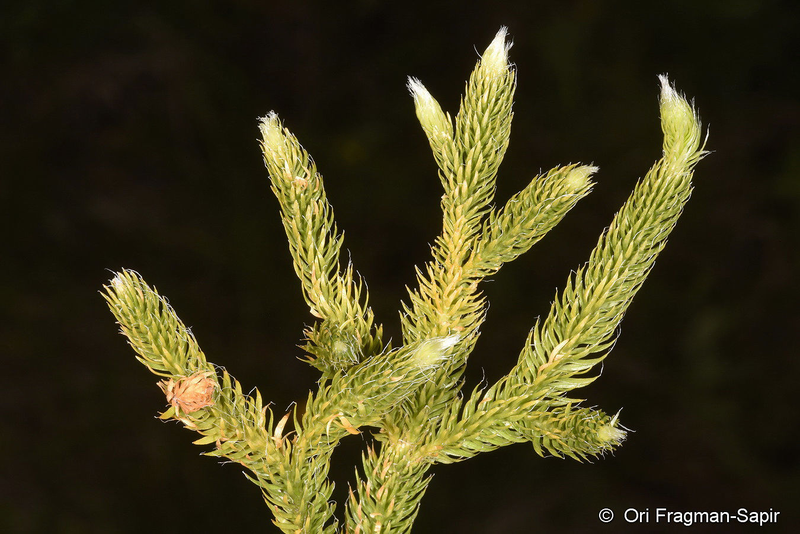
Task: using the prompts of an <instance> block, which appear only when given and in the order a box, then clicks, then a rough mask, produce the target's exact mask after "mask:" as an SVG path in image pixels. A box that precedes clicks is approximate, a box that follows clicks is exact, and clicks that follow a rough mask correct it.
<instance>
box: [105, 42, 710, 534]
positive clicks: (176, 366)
mask: <svg viewBox="0 0 800 534" xmlns="http://www.w3.org/2000/svg"><path fill="white" fill-rule="evenodd" d="M509 48H510V45H509V44H507V42H506V32H505V29H501V30H500V32H498V34H497V36H496V37H495V39H494V41H493V42H492V44H491V45H490V46H489V47H488V48H487V50H486V52H485V53H484V55H483V57H482V58H481V60H480V61H479V62H478V65H477V67H476V68H475V70H474V72H473V73H472V75H471V77H470V80H469V82H468V83H467V87H466V91H465V94H464V97H463V98H462V101H461V107H460V109H459V112H458V114H457V115H456V117H455V120H453V119H452V118H451V116H450V115H449V114H447V113H445V112H443V111H442V109H441V107H440V106H439V104H438V103H437V102H436V100H435V99H434V98H433V97H432V96H431V95H430V93H429V92H428V91H427V90H426V89H425V87H424V86H423V85H422V84H421V83H420V82H419V81H418V80H416V79H410V80H409V89H410V91H411V94H412V96H413V98H414V102H415V106H416V111H417V117H418V118H419V120H420V123H421V125H422V128H423V130H424V132H425V134H426V136H427V137H428V140H429V142H430V146H431V149H432V152H433V155H434V158H435V159H436V162H437V164H438V166H439V178H440V180H441V183H442V186H443V188H444V194H443V195H442V201H441V207H442V213H443V223H442V232H441V234H440V235H439V237H438V238H437V239H436V241H435V244H434V246H433V250H432V259H431V260H430V261H429V262H428V263H427V264H426V265H425V266H424V268H422V269H418V270H417V281H418V286H417V288H416V289H410V290H409V300H408V302H407V303H404V304H403V313H402V315H401V326H402V332H403V340H402V346H400V347H396V348H392V347H391V346H390V345H388V344H386V345H384V343H383V341H382V339H381V327H380V325H377V324H376V323H375V318H374V314H373V312H372V310H371V309H370V308H369V306H368V304H367V300H368V299H367V293H366V290H365V286H364V285H363V284H362V282H361V280H357V279H356V278H355V277H354V269H353V266H352V265H347V266H346V267H342V266H341V264H340V251H341V247H342V243H343V239H344V237H343V234H342V233H340V232H339V231H338V229H337V228H336V224H335V221H334V215H333V209H332V207H331V205H330V204H329V203H328V200H327V197H326V194H325V189H324V187H323V182H322V176H321V175H320V174H319V172H318V171H317V168H316V166H315V164H314V162H313V160H312V159H311V157H310V156H309V154H308V152H306V151H305V149H303V147H302V146H301V145H300V143H299V141H298V140H297V139H296V138H295V136H294V135H293V134H292V133H291V132H290V131H289V130H288V129H286V128H284V127H283V125H282V124H281V122H280V120H279V119H278V117H277V115H276V114H274V113H270V114H269V115H267V116H266V117H264V118H262V119H261V123H260V129H261V134H262V140H261V148H262V150H263V154H264V161H265V163H266V166H267V169H268V171H269V175H270V179H271V185H272V191H273V192H274V193H275V196H276V197H277V199H278V202H279V204H280V208H281V219H282V221H283V226H284V229H285V230H286V235H287V237H288V241H289V251H290V254H291V256H292V260H293V262H294V267H295V272H296V273H297V276H298V277H299V279H300V282H301V287H302V291H303V296H304V298H305V301H306V303H307V304H308V306H309V310H310V312H311V314H312V315H313V316H314V317H316V318H317V319H318V320H317V322H316V323H315V324H314V325H312V326H311V327H309V328H307V329H306V331H305V337H306V343H305V345H304V349H305V352H306V356H305V359H306V361H307V362H308V363H310V364H311V365H313V366H314V367H316V368H317V369H319V370H320V372H321V377H320V379H319V384H318V386H319V387H318V389H317V390H316V391H314V392H311V393H309V395H308V399H307V401H306V403H305V405H304V407H303V408H302V409H301V408H295V409H294V410H293V412H291V413H287V414H285V415H284V416H283V417H282V418H281V419H280V420H279V421H277V422H276V421H275V418H274V416H273V413H272V411H271V410H270V409H269V408H268V407H266V406H264V404H263V402H262V398H261V394H260V393H259V392H258V390H254V393H252V394H250V395H245V394H244V393H243V392H242V387H241V385H240V384H239V382H237V381H236V380H234V379H233V378H232V377H231V376H230V375H229V374H228V373H227V371H225V370H217V369H216V368H215V367H214V366H213V365H212V364H210V363H209V362H208V361H207V360H206V358H205V355H204V354H203V352H202V351H201V350H200V348H199V347H198V344H197V342H196V340H195V338H194V336H193V335H192V334H191V332H190V331H189V330H188V329H187V328H186V327H185V326H184V325H183V323H182V322H181V321H180V319H178V317H177V315H176V314H175V311H174V310H173V309H172V307H171V306H170V305H169V304H168V303H167V302H166V300H165V299H164V298H163V297H161V296H160V295H159V294H158V293H157V292H156V290H155V289H154V288H151V287H150V286H148V285H147V284H146V283H145V282H144V280H143V279H142V278H141V277H140V276H139V275H138V274H136V273H135V272H133V271H129V270H123V271H122V272H120V273H118V274H117V275H116V277H115V278H114V279H113V280H112V281H111V282H110V284H109V285H108V286H106V287H105V293H104V296H105V298H106V300H107V301H108V304H109V307H110V308H111V311H112V312H113V313H114V315H115V316H116V318H117V321H118V323H119V325H120V328H121V331H122V333H123V334H124V335H125V336H126V337H127V338H128V341H129V343H130V345H131V346H132V347H133V349H134V351H135V352H136V354H137V358H138V359H139V361H140V362H142V363H143V364H144V365H145V366H146V367H148V368H149V369H150V370H151V371H152V372H153V373H155V374H157V375H159V376H162V377H165V378H167V380H166V381H164V382H162V383H161V387H162V389H164V391H165V392H166V394H167V400H168V401H169V403H170V407H169V408H168V409H167V410H166V411H165V412H164V414H162V416H161V417H162V418H164V419H176V420H178V421H181V422H182V423H183V424H184V425H185V426H186V427H187V428H189V429H191V430H194V431H196V432H198V433H199V434H200V435H201V436H202V437H201V438H200V439H198V440H197V441H196V442H195V443H197V444H198V445H212V444H213V449H211V450H209V451H207V452H206V454H207V455H210V456H216V457H221V458H226V459H228V460H231V461H234V462H238V463H240V464H241V465H243V466H244V467H246V468H247V469H248V470H249V472H250V473H251V474H250V475H249V478H250V479H251V480H252V481H253V482H254V483H255V484H257V485H258V486H259V487H260V488H261V490H262V492H263V494H264V498H265V500H266V501H267V503H268V504H269V507H270V510H271V511H272V512H273V514H274V516H275V520H274V522H275V524H276V525H277V526H278V527H279V528H280V529H281V530H283V531H284V532H292V533H298V532H304V533H318V532H326V533H327V532H337V531H339V530H340V525H339V523H338V522H337V520H336V519H335V518H334V517H333V512H334V504H333V503H332V502H331V501H330V497H331V493H332V491H333V483H332V482H330V481H329V480H328V478H327V475H328V469H329V465H330V459H331V455H332V453H333V451H334V449H335V447H336V445H337V444H338V443H339V441H340V440H341V439H343V438H345V437H347V436H348V435H350V434H359V433H361V432H362V431H363V430H364V429H366V428H371V429H373V432H374V434H373V435H374V438H375V441H374V442H373V443H372V444H371V445H370V446H369V447H368V449H367V451H366V452H365V454H364V457H363V469H362V471H361V472H360V473H359V472H358V471H357V472H356V484H355V491H353V490H351V492H350V498H349V500H348V502H347V509H346V514H345V524H344V528H345V530H346V531H347V532H353V533H377V532H383V533H386V532H393V533H398V532H408V531H410V529H411V526H412V523H413V521H414V518H415V517H416V514H417V511H418V510H419V503H420V500H421V498H422V496H423V495H424V493H425V490H426V488H427V485H428V482H429V480H430V478H429V476H428V474H427V473H428V470H429V468H430V467H431V466H432V465H434V464H436V463H452V462H457V461H461V460H464V459H467V458H471V457H473V456H475V455H476V454H478V453H481V452H486V451H490V450H494V449H496V448H498V447H502V446H505V445H509V444H512V443H522V442H529V443H531V444H532V445H533V448H534V450H535V451H536V453H538V454H539V455H542V456H544V455H546V454H550V455H554V456H559V457H562V456H569V457H571V458H574V459H577V460H584V459H587V458H591V457H596V456H599V455H602V454H604V453H605V452H607V451H610V450H612V449H613V448H614V447H616V446H618V445H619V444H620V443H621V442H622V441H623V440H624V439H625V431H624V430H623V429H622V427H620V425H619V423H618V420H617V416H613V417H612V416H609V415H607V414H605V413H603V412H602V411H600V410H595V409H592V408H586V407H582V406H580V400H579V399H573V398H571V397H569V394H570V393H571V391H572V390H573V389H576V388H580V387H582V386H585V385H586V384H588V383H590V382H592V381H593V380H594V379H595V378H596V376H594V375H592V374H591V372H592V370H593V369H594V367H595V366H596V365H597V364H598V363H599V362H601V361H602V360H603V359H604V358H605V357H606V355H607V354H608V352H609V351H610V349H611V347H612V345H613V343H614V341H615V336H616V331H617V327H618V325H619V323H620V321H621V320H622V317H623V315H624V313H625V311H626V310H627V308H628V306H629V305H630V303H631V301H632V299H633V297H634V295H635V294H636V292H637V291H638V289H639V288H640V287H641V286H642V283H643V282H644V280H645V278H646V277H647V275H648V274H649V272H650V270H651V269H652V267H653V264H654V262H655V259H656V257H657V256H658V254H659V253H660V252H661V250H662V249H663V248H664V245H665V243H666V239H667V236H668V235H669V233H670V231H671V230H672V228H673V227H674V226H675V223H676V221H677V219H678V217H679V216H680V214H681V211H682V209H683V206H684V204H685V203H686V201H687V200H688V199H689V195H690V193H691V178H692V172H693V168H694V165H695V164H696V163H697V162H698V161H699V159H700V158H701V157H702V156H703V154H704V152H703V150H702V146H701V145H702V136H701V129H700V124H699V120H698V119H697V116H696V113H695V112H694V110H693V109H692V108H691V107H690V106H689V104H688V103H687V102H686V100H684V99H683V98H682V97H681V96H679V95H678V94H677V92H676V91H675V90H674V89H673V88H672V87H671V86H670V84H669V82H668V80H667V79H666V78H665V77H661V85H662V90H661V98H660V106H661V124H662V130H663V132H664V146H663V148H664V154H663V157H662V158H661V159H660V160H659V161H658V162H656V163H655V165H654V166H653V167H652V168H651V169H650V171H649V172H648V173H647V174H646V175H645V177H644V178H643V179H642V180H641V181H640V182H639V183H638V184H637V185H636V187H635V189H634V191H633V193H632V194H631V196H630V198H629V199H628V200H627V201H626V202H625V204H624V205H623V207H622V209H621V210H620V211H619V212H618V213H617V215H616V216H615V217H614V220H613V221H612V223H611V225H610V226H609V227H608V229H606V231H605V232H604V233H603V234H602V236H601V237H600V240H599V241H598V244H597V246H596V247H595V249H594V250H593V251H592V253H591V256H590V258H589V261H588V263H587V264H586V265H584V266H582V267H580V268H579V269H578V270H577V271H576V272H575V273H574V274H573V275H572V276H571V277H569V279H568V280H567V283H566V285H565V287H564V289H563V291H562V292H561V294H560V295H557V296H556V298H555V300H554V302H553V305H552V308H551V310H550V312H549V314H548V315H547V316H546V317H545V318H544V319H543V320H541V321H538V322H537V323H536V325H535V326H534V328H533V329H532V330H531V332H530V334H529V336H528V339H527V341H526V343H525V346H524V347H523V348H522V351H521V353H520V355H519V359H518V362H517V364H516V365H515V366H514V367H513V368H512V369H511V370H510V372H509V373H508V374H507V375H506V376H504V377H503V378H502V379H500V380H499V381H498V382H497V383H495V384H493V385H491V386H488V387H484V388H476V389H475V390H474V391H472V393H471V394H470V395H469V396H465V395H464V394H463V392H462V391H461V389H462V384H463V381H462V378H461V377H462V374H463V371H464V368H465V366H466V363H467V359H468V357H469V355H470V353H471V352H472V350H473V348H474V347H475V343H476V341H477V339H478V336H479V334H480V327H481V325H482V323H483V320H484V318H485V311H486V302H485V298H484V297H483V296H482V294H481V292H480V290H479V284H480V282H481V281H482V280H483V279H484V278H486V277H487V276H491V275H494V274H495V273H497V271H498V270H499V269H500V268H501V267H502V265H503V264H504V263H507V262H509V261H512V260H514V259H515V258H517V257H518V256H519V255H521V254H523V253H525V252H526V251H527V250H528V249H530V248H531V247H532V246H533V245H534V244H535V243H536V242H537V241H538V240H539V239H541V238H542V237H543V236H544V235H545V234H546V233H547V232H548V231H550V230H551V229H552V228H553V227H554V226H555V225H556V224H558V222H559V221H560V220H561V219H562V218H563V217H564V216H565V215H566V213H567V212H568V211H569V210H570V209H571V208H572V207H573V206H574V205H575V204H576V203H577V202H578V201H579V200H580V199H581V198H583V197H584V196H586V195H587V194H588V193H589V192H590V190H591V186H592V183H591V181H590V177H591V175H592V174H594V173H595V172H597V168H595V167H590V166H584V165H567V166H565V167H559V168H556V169H553V170H551V171H549V172H547V173H544V174H543V175H541V176H537V177H535V178H534V179H533V180H532V181H531V182H530V184H529V185H528V186H527V187H525V188H524V189H523V190H522V191H520V192H519V193H517V194H516V195H514V196H512V197H511V199H509V200H508V202H506V203H505V205H503V206H502V207H494V206H493V205H492V202H493V199H494V192H495V179H496V176H497V171H498V168H499V166H500V163H501V162H502V159H503V156H504V154H505V150H506V148H507V146H508V139H509V134H510V129H511V119H512V116H513V113H512V101H513V96H514V89H515V85H516V82H515V80H516V73H515V71H514V69H513V68H512V67H511V66H510V65H509V63H508V49H509ZM290 420H291V421H290ZM289 428H291V431H289Z"/></svg>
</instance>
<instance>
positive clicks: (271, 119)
mask: <svg viewBox="0 0 800 534" xmlns="http://www.w3.org/2000/svg"><path fill="white" fill-rule="evenodd" d="M258 122H259V130H261V138H262V146H263V148H264V156H265V157H268V156H272V157H274V156H278V155H280V154H283V152H284V150H285V148H286V140H285V139H284V137H283V132H282V131H281V121H280V119H279V118H278V114H277V113H275V112H274V111H270V112H269V113H267V115H266V116H264V117H261V118H260V119H258Z"/></svg>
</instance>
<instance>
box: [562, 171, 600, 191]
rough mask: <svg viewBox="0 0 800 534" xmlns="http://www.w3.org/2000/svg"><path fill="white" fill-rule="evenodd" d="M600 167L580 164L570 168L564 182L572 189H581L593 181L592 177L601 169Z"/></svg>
mask: <svg viewBox="0 0 800 534" xmlns="http://www.w3.org/2000/svg"><path fill="white" fill-rule="evenodd" d="M599 170H600V169H599V168H598V167H593V166H591V165H580V166H578V167H575V168H574V169H572V170H570V171H569V173H567V175H566V176H565V177H564V184H565V185H566V186H567V187H568V188H569V189H570V190H571V191H581V190H583V189H584V188H585V187H586V186H587V185H589V183H590V182H591V180H590V178H591V177H592V175H593V174H594V173H596V172H597V171H599Z"/></svg>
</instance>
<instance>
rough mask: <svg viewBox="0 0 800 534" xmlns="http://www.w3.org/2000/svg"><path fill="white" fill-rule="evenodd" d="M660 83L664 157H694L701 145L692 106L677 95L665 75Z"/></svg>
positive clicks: (679, 158) (682, 158)
mask: <svg viewBox="0 0 800 534" xmlns="http://www.w3.org/2000/svg"><path fill="white" fill-rule="evenodd" d="M658 79H659V81H660V82H661V96H660V98H659V105H660V107H661V130H662V131H663V132H664V156H665V157H666V158H667V160H671V159H675V160H685V159H686V158H693V157H696V156H695V154H696V153H697V152H698V151H699V149H700V145H701V143H702V131H701V127H700V119H699V117H698V116H697V113H696V112H695V110H694V109H693V108H692V106H691V105H690V104H689V103H688V102H687V101H686V99H685V98H683V96H681V95H680V94H678V91H677V90H676V89H675V87H674V86H673V85H672V84H670V81H669V79H668V78H667V76H666V75H663V74H662V75H661V76H659V77H658Z"/></svg>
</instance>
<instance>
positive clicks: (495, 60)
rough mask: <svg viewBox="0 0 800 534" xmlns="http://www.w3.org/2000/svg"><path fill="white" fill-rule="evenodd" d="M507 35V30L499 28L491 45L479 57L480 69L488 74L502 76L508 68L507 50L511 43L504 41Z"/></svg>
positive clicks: (503, 27) (502, 27)
mask: <svg viewBox="0 0 800 534" xmlns="http://www.w3.org/2000/svg"><path fill="white" fill-rule="evenodd" d="M507 35H508V28H506V27H505V26H501V27H500V31H498V32H497V35H495V36H494V39H493V40H492V43H491V44H490V45H489V47H488V48H487V49H486V51H485V52H484V53H483V57H481V67H483V68H484V69H486V70H487V72H488V73H489V74H493V75H498V74H503V73H504V72H505V71H506V69H507V68H508V50H509V49H510V48H511V46H512V43H510V42H508V41H506V36H507Z"/></svg>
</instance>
